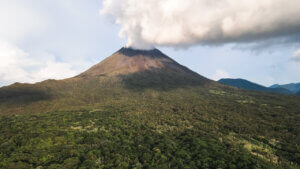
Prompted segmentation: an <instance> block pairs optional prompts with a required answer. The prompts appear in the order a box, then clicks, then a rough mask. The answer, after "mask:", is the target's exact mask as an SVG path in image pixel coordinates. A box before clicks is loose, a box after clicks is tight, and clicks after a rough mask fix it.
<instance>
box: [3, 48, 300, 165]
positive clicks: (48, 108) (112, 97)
mask: <svg viewBox="0 0 300 169" xmlns="http://www.w3.org/2000/svg"><path fill="white" fill-rule="evenodd" d="M299 103H300V97H297V96H290V95H280V94H275V93H265V92H257V91H247V90H243V89H239V88H235V87H231V86H227V85H223V84H221V83H218V82H215V81H212V80H209V79H207V78H205V77H203V76H201V75H199V74H197V73H195V72H193V71H192V70H190V69H188V68H187V67H185V66H182V65H180V64H179V63H177V62H176V61H174V60H173V59H171V58H170V57H168V56H167V55H165V54H163V53H162V52H161V51H159V50H157V49H153V50H147V51H145V50H135V49H131V48H122V49H120V50H119V51H117V52H115V53H114V54H112V55H111V56H109V57H108V58H106V59H105V60H103V61H102V62H100V63H98V64H96V65H94V66H93V67H91V68H90V69H88V70H87V71H85V72H83V73H81V74H79V75H77V76H75V77H72V78H68V79H64V80H46V81H43V82H39V83H36V84H21V83H15V84H13V85H10V86H6V87H2V88H0V133H1V135H0V157H1V158H0V168H299V164H300V163H299V161H300V159H299V151H298V148H299V147H298V143H299V132H297V131H299V123H298V122H299V117H300V116H299V110H300V104H299Z"/></svg>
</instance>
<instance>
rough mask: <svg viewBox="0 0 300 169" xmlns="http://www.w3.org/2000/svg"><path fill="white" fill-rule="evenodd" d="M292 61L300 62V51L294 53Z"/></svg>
mask: <svg viewBox="0 0 300 169" xmlns="http://www.w3.org/2000/svg"><path fill="white" fill-rule="evenodd" d="M292 60H294V61H298V62H300V49H298V50H296V51H295V52H294V53H293V55H292Z"/></svg>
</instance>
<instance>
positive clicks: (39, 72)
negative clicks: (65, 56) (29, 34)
mask: <svg viewBox="0 0 300 169" xmlns="http://www.w3.org/2000/svg"><path fill="white" fill-rule="evenodd" d="M0 60H1V62H0V82H1V81H3V82H5V83H4V85H5V84H10V83H13V82H27V83H33V82H38V81H41V80H46V79H63V78H66V77H71V76H74V75H75V74H76V71H74V70H72V67H71V65H69V64H68V63H64V62H59V61H57V60H56V59H55V57H54V56H52V55H49V54H47V53H39V56H38V57H37V58H34V57H33V56H31V55H30V54H28V53H26V52H24V51H23V50H21V49H20V48H18V47H17V46H15V45H13V44H11V43H8V42H1V41H0ZM1 85H3V84H1Z"/></svg>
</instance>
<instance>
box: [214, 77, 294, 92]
mask: <svg viewBox="0 0 300 169" xmlns="http://www.w3.org/2000/svg"><path fill="white" fill-rule="evenodd" d="M219 82H220V83H222V84H225V85H230V86H234V87H237V88H241V89H245V90H254V91H263V92H273V93H280V94H292V92H291V91H289V90H288V89H285V88H281V87H275V88H268V87H265V86H262V85H259V84H256V83H253V82H250V81H248V80H245V79H229V78H227V79H220V80H219Z"/></svg>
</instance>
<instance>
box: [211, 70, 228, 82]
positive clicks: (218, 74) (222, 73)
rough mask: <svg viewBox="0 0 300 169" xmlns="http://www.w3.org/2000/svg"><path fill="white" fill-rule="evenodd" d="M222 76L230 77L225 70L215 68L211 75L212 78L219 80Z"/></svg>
mask: <svg viewBox="0 0 300 169" xmlns="http://www.w3.org/2000/svg"><path fill="white" fill-rule="evenodd" d="M222 78H230V75H229V73H228V72H226V71H225V70H216V73H215V74H214V75H213V80H216V81H217V80H220V79H222Z"/></svg>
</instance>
